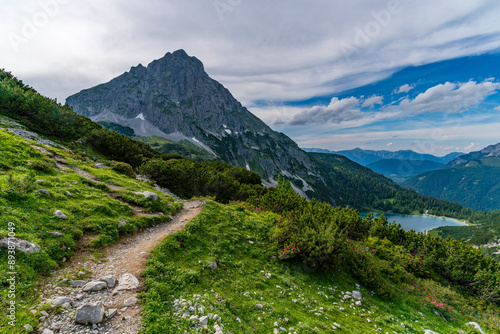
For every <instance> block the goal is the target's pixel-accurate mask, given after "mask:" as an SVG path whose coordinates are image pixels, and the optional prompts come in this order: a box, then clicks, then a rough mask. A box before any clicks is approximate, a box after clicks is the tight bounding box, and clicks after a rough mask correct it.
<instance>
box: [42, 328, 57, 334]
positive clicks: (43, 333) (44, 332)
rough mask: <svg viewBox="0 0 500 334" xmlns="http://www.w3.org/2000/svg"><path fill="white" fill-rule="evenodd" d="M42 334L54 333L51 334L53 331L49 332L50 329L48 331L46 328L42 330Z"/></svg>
mask: <svg viewBox="0 0 500 334" xmlns="http://www.w3.org/2000/svg"><path fill="white" fill-rule="evenodd" d="M42 334H54V332H53V331H51V330H50V329H48V328H45V329H44V330H43V332H42Z"/></svg>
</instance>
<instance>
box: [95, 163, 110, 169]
mask: <svg viewBox="0 0 500 334" xmlns="http://www.w3.org/2000/svg"><path fill="white" fill-rule="evenodd" d="M94 166H95V168H97V169H102V168H109V166H107V165H105V164H103V163H101V162H96V163H95V164H94Z"/></svg>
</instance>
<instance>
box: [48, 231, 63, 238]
mask: <svg viewBox="0 0 500 334" xmlns="http://www.w3.org/2000/svg"><path fill="white" fill-rule="evenodd" d="M49 234H50V235H55V236H58V237H62V236H64V234H62V233H61V232H57V231H54V232H49Z"/></svg>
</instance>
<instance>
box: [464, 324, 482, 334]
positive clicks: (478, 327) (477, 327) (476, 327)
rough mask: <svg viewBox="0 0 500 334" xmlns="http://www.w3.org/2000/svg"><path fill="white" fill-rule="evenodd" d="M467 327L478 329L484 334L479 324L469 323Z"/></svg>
mask: <svg viewBox="0 0 500 334" xmlns="http://www.w3.org/2000/svg"><path fill="white" fill-rule="evenodd" d="M465 326H474V328H475V329H477V330H478V331H480V332H481V333H482V334H484V331H483V329H482V328H481V326H479V324H478V323H477V322H468V323H466V324H465Z"/></svg>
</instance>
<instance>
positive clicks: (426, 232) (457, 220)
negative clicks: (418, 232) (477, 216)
mask: <svg viewBox="0 0 500 334" xmlns="http://www.w3.org/2000/svg"><path fill="white" fill-rule="evenodd" d="M421 216H425V217H433V218H443V219H448V220H453V221H454V222H457V223H459V224H461V225H462V226H469V224H468V223H467V222H466V221H463V220H459V219H456V218H451V217H444V216H436V215H430V214H428V213H423V214H422V215H421ZM440 227H442V226H436V227H433V228H429V229H426V230H424V232H422V233H424V235H427V234H428V233H429V232H430V231H432V230H435V229H437V228H440Z"/></svg>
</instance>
